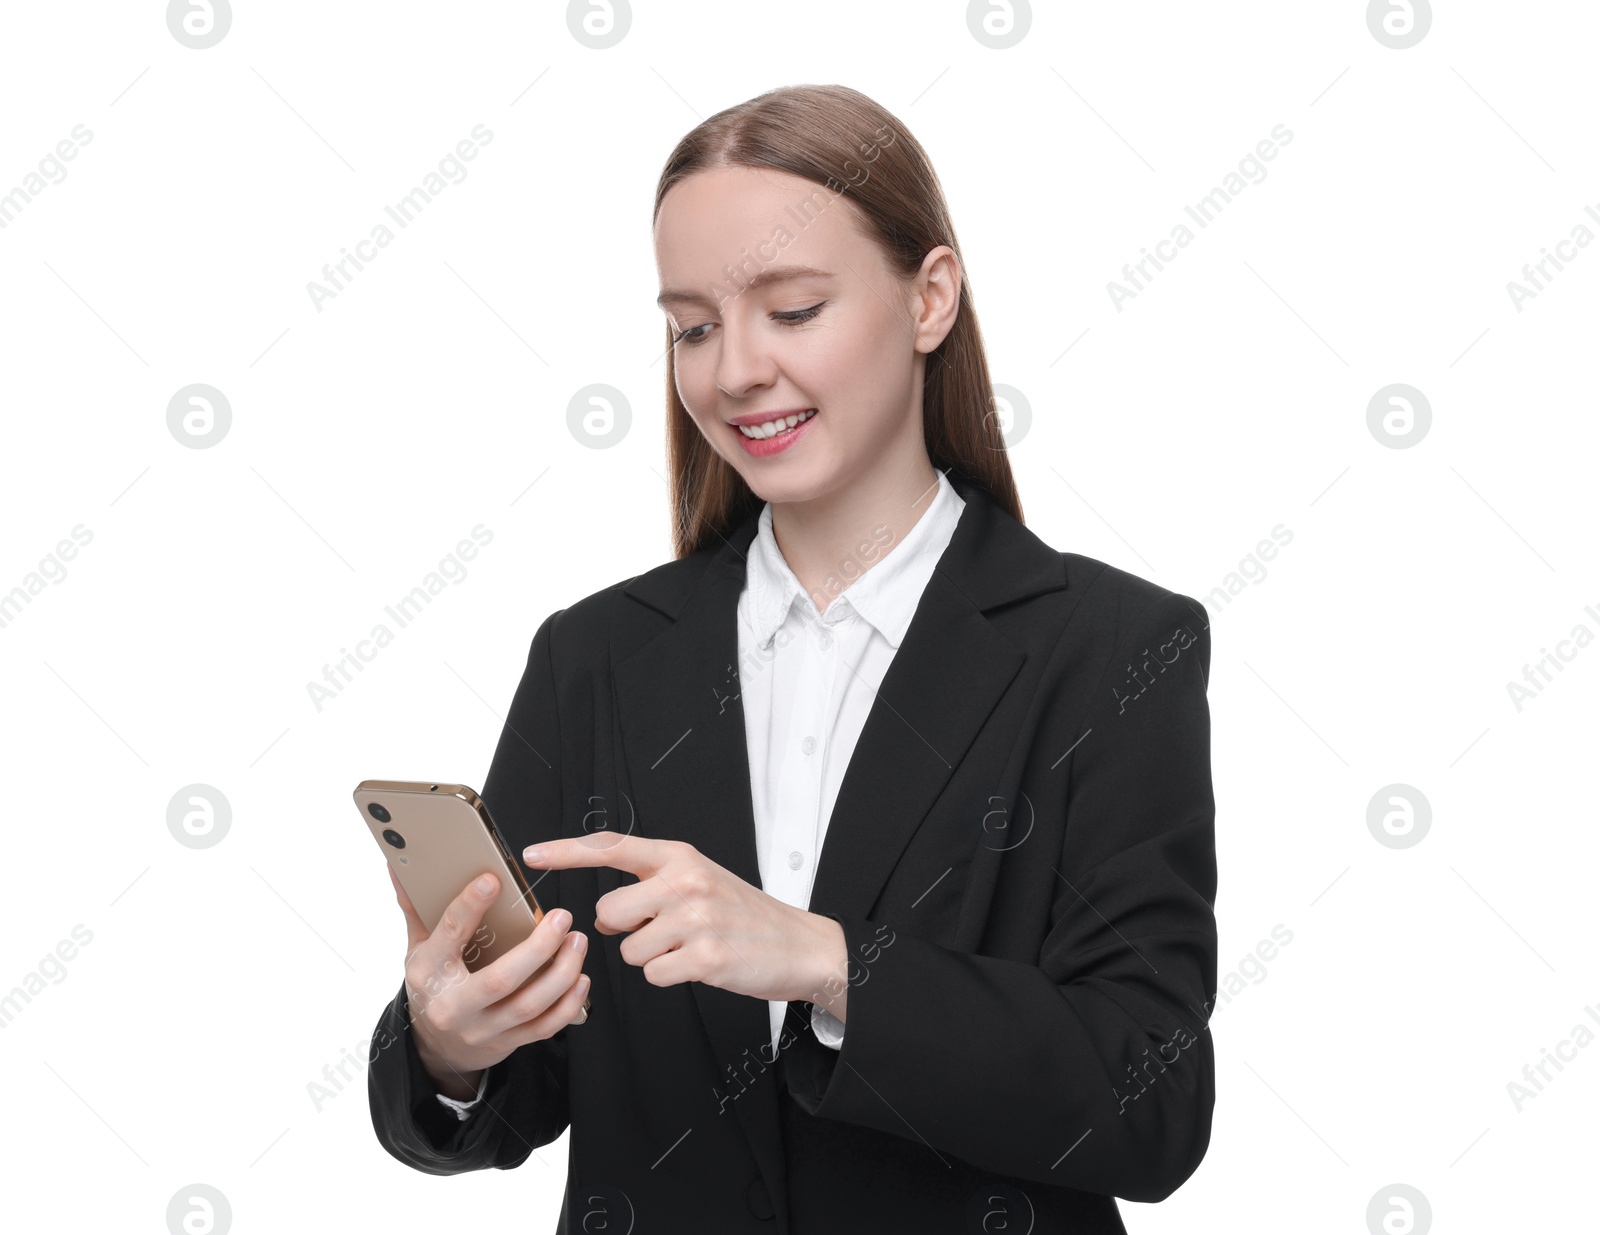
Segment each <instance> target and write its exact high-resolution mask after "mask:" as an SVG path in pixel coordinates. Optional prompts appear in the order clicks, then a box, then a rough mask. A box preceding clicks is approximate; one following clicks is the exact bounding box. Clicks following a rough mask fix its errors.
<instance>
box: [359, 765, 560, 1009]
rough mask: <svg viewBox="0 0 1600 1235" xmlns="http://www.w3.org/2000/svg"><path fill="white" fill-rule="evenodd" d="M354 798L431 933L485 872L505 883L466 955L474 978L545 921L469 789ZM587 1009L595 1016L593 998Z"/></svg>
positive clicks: (404, 788) (387, 785)
mask: <svg viewBox="0 0 1600 1235" xmlns="http://www.w3.org/2000/svg"><path fill="white" fill-rule="evenodd" d="M353 796H354V797H355V802H356V808H357V809H358V810H360V812H361V818H362V819H363V820H365V821H366V825H367V830H368V831H369V832H371V833H372V839H373V840H375V841H376V842H377V844H378V848H379V849H380V850H382V851H383V855H384V857H385V859H386V860H387V861H388V863H389V866H390V867H391V868H392V869H393V871H394V874H395V878H396V879H398V880H399V881H400V886H401V887H402V888H404V889H405V890H406V895H407V896H409V897H410V898H411V903H412V904H413V905H414V906H416V910H417V914H418V916H419V917H421V919H422V922H423V925H424V926H426V927H427V928H428V930H430V931H432V930H433V929H434V928H435V927H436V926H438V924H439V919H440V918H441V917H443V916H444V911H445V910H446V909H447V908H448V907H449V905H450V902H451V901H453V900H455V898H456V897H457V896H459V895H460V894H461V890H462V889H463V888H464V887H466V886H467V884H469V883H470V882H472V880H474V879H476V878H477V877H478V876H479V875H481V874H483V872H484V871H493V872H494V874H495V875H496V876H497V877H498V878H499V880H500V894H499V895H498V896H497V897H495V900H494V903H493V904H492V905H490V906H489V908H488V910H487V911H486V912H485V913H484V915H483V921H482V922H481V923H480V924H479V926H478V929H477V931H476V932H475V933H474V934H473V937H472V939H470V940H469V941H468V942H467V945H466V947H465V948H464V949H462V953H461V959H462V960H463V961H464V962H465V964H466V966H467V969H468V970H469V971H470V972H473V973H476V972H477V971H478V970H479V969H482V968H483V967H484V966H485V965H488V964H490V963H492V962H493V961H495V960H497V959H499V958H500V957H501V956H503V955H505V953H506V952H508V951H510V950H511V949H512V948H514V947H515V946H516V945H517V944H519V943H521V942H522V941H523V940H524V939H526V938H527V937H528V936H529V935H531V934H532V933H533V928H534V927H536V926H537V925H539V922H540V921H541V920H542V919H543V918H544V910H543V909H541V908H540V907H539V902H538V900H537V899H536V898H535V897H534V895H533V889H532V888H531V887H530V886H529V885H528V880H527V877H526V876H525V875H524V874H523V873H522V866H521V865H520V864H519V863H517V862H515V861H513V860H512V857H511V853H510V851H509V850H508V849H507V848H506V843H505V840H504V839H503V838H502V837H501V835H500V829H499V828H497V827H495V826H494V820H493V819H491V818H490V817H489V808H488V807H487V806H485V805H484V802H483V799H482V798H480V797H479V796H478V795H477V794H476V793H475V792H473V791H472V789H470V788H468V787H467V786H466V785H442V784H438V785H436V784H432V783H430V782H427V781H407V780H364V781H362V782H361V783H360V784H359V785H357V786H356V789H355V794H354V795H353ZM539 972H541V971H539V970H536V971H535V973H534V974H532V975H530V976H529V979H528V980H529V981H532V980H533V978H534V977H536V976H537V975H538V973H539ZM583 1007H584V1010H585V1011H588V1010H589V1001H588V1000H587V999H585V1000H584V1001H583Z"/></svg>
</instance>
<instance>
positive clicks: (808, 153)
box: [651, 86, 1022, 558]
mask: <svg viewBox="0 0 1600 1235" xmlns="http://www.w3.org/2000/svg"><path fill="white" fill-rule="evenodd" d="M863 163H870V168H863ZM710 167H764V168H771V169H773V170H775V171H783V172H789V173H790V174H792V175H795V176H800V177H802V178H803V179H806V180H810V181H813V182H814V183H816V184H820V185H824V186H826V187H827V188H828V189H829V190H830V191H831V192H833V193H836V194H840V195H842V196H844V197H845V198H846V200H848V201H850V202H851V203H852V204H853V205H854V206H855V208H856V210H857V211H858V212H859V217H860V218H861V220H862V221H863V222H864V223H865V225H866V227H867V230H868V235H869V236H870V237H871V238H872V239H874V240H875V241H876V242H877V244H878V247H879V248H880V249H881V250H882V251H883V254H884V259H885V262H886V263H887V264H888V266H889V267H890V269H891V270H893V271H895V272H896V273H898V274H899V276H900V277H901V278H902V279H909V278H910V277H911V276H912V275H914V274H916V273H917V271H918V270H919V269H921V266H922V259H923V258H924V257H926V256H927V255H928V252H929V251H930V250H931V249H933V248H935V247H937V246H938V245H942V244H943V245H949V246H950V248H951V249H952V250H954V252H955V254H956V261H957V263H958V264H960V266H961V297H960V305H959V308H958V310H957V313H956V319H955V323H954V324H953V325H952V326H951V328H950V332H949V334H947V335H946V336H945V338H944V340H943V341H942V342H941V343H940V344H939V346H938V347H937V348H935V349H934V350H933V351H932V352H931V353H929V356H928V360H927V361H926V367H925V370H924V377H923V393H922V426H923V440H924V442H925V444H926V446H927V449H928V457H929V459H930V460H931V462H932V463H933V465H934V466H935V467H937V468H939V469H940V470H941V471H943V470H944V469H946V468H952V467H953V468H955V470H956V471H957V473H958V474H961V475H965V476H967V477H969V478H970V479H972V480H973V481H975V482H976V483H977V484H978V485H979V486H980V487H981V488H983V489H984V490H986V491H987V492H988V493H989V494H990V495H991V496H992V497H993V498H994V499H995V501H996V502H998V503H999V505H1000V506H1001V507H1002V508H1003V509H1004V510H1006V511H1007V512H1009V513H1010V514H1011V516H1012V517H1013V518H1015V519H1016V520H1017V521H1018V522H1021V521H1022V503H1021V500H1020V498H1019V497H1018V495H1017V486H1016V482H1015V481H1014V480H1013V479H1012V475H1011V461H1010V459H1009V458H1008V456H1007V455H1006V449H1005V439H1004V437H1003V436H1002V435H1001V433H1000V426H999V423H998V421H997V419H996V418H995V416H994V415H993V392H992V387H991V385H990V382H989V363H988V360H987V359H986V358H985V356H984V352H983V335H982V332H981V331H980V330H979V328H978V317H977V312H976V310H975V309H974V308H973V304H972V288H971V285H970V284H969V283H968V281H967V272H966V264H965V262H963V261H962V260H961V246H960V245H959V244H957V243H956V232H955V227H954V226H953V225H952V224H951V222H950V211H949V208H948V207H947V206H946V205H945V200H944V192H943V190H942V189H941V188H940V186H939V178H938V176H937V175H936V174H935V173H934V170H933V165H932V164H931V163H930V162H929V161H928V156H927V152H926V151H924V150H923V148H922V147H921V146H920V145H919V144H918V143H917V140H916V138H914V137H912V136H911V132H910V130H908V129H907V128H906V127H905V125H903V124H902V123H901V122H900V121H899V120H898V119H896V118H895V116H893V115H892V114H891V113H890V112H888V111H887V110H885V109H884V108H883V107H881V106H880V105H879V104H877V103H876V102H874V101H873V100H872V99H870V98H868V97H867V96H866V95H864V94H862V93H861V92H860V91H858V90H852V89H850V88H849V87H848V86H784V87H781V88H779V89H776V90H769V91H767V92H766V93H765V94H760V95H757V96H756V97H755V98H753V99H749V100H747V101H746V102H743V103H740V104H738V105H737V106H734V107H730V108H728V109H727V110H725V111H720V112H718V113H717V114H716V115H714V116H712V117H711V118H710V119H709V120H706V121H703V122H702V123H701V124H699V125H697V126H696V127H695V128H694V129H692V130H691V131H690V132H689V133H688V134H687V135H686V136H685V137H684V138H683V140H682V141H680V142H679V143H678V145H677V148H676V149H674V150H673V152H672V155H671V157H669V158H668V159H667V162H666V166H665V167H664V168H662V171H661V180H660V183H659V184H658V185H657V186H656V204H655V211H654V213H653V214H652V215H651V219H652V222H653V221H654V219H655V217H656V215H658V214H659V213H660V211H661V201H662V199H663V198H664V197H665V196H666V194H667V190H668V189H670V188H672V186H673V185H675V184H677V183H678V181H680V180H682V179H684V178H685V177H687V176H690V175H693V174H694V173H695V172H697V171H701V170H703V169H705V168H710ZM666 354H667V462H668V470H669V472H670V475H671V500H672V512H673V527H672V539H673V548H674V551H675V553H676V555H677V557H679V558H684V557H687V556H688V555H689V554H691V553H694V552H695V551H697V550H699V549H701V548H703V547H705V546H707V545H711V544H715V543H720V542H721V540H722V539H723V537H724V536H726V535H727V533H728V532H729V531H731V530H732V529H733V528H735V527H737V526H738V525H739V524H740V523H742V522H743V521H744V519H745V518H746V517H748V516H749V515H750V514H751V513H753V512H755V511H758V510H760V508H761V505H762V499H761V498H759V497H758V496H756V494H755V492H754V491H753V490H752V489H751V488H750V486H749V485H748V484H746V483H745V480H744V477H742V476H740V475H739V473H738V471H737V470H736V469H735V468H734V467H733V466H732V465H731V464H729V463H727V462H726V461H724V460H723V459H722V458H721V456H719V455H718V454H717V453H716V452H715V451H714V450H712V449H711V446H710V444H709V443H708V442H707V441H706V439H705V436H704V435H703V434H702V433H701V432H700V430H699V428H698V427H697V426H696V425H695V423H694V421H693V420H692V419H691V418H690V416H689V413H688V410H687V409H686V408H685V407H684V406H683V401H682V400H681V399H679V398H678V387H677V379H676V374H675V370H674V365H673V359H674V358H673V348H672V329H671V327H670V325H669V326H668V328H667V353H666Z"/></svg>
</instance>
